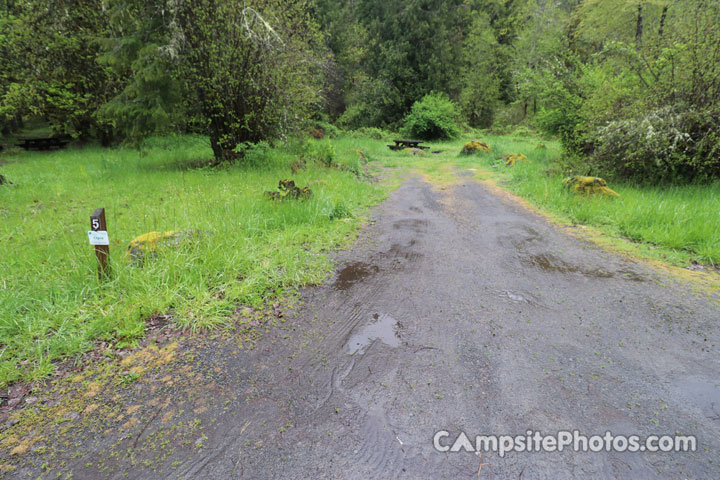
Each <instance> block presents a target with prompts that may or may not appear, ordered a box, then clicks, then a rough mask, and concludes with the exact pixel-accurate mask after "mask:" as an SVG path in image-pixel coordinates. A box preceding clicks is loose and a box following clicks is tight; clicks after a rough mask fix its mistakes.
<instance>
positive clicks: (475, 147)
mask: <svg viewBox="0 0 720 480" xmlns="http://www.w3.org/2000/svg"><path fill="white" fill-rule="evenodd" d="M478 152H485V153H490V145H488V144H487V143H485V142H479V141H477V140H473V141H471V142H468V143H466V144H465V145H464V146H463V149H462V151H461V152H460V153H462V154H463V155H472V154H473V153H478Z"/></svg>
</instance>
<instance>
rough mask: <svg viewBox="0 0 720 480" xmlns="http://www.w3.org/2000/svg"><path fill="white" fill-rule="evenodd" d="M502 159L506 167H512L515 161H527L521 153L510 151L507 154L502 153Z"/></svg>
mask: <svg viewBox="0 0 720 480" xmlns="http://www.w3.org/2000/svg"><path fill="white" fill-rule="evenodd" d="M502 158H503V160H505V166H506V167H512V166H514V165H515V164H516V163H517V162H527V159H528V158H527V157H526V156H525V155H523V154H522V153H512V154H509V155H503V157H502Z"/></svg>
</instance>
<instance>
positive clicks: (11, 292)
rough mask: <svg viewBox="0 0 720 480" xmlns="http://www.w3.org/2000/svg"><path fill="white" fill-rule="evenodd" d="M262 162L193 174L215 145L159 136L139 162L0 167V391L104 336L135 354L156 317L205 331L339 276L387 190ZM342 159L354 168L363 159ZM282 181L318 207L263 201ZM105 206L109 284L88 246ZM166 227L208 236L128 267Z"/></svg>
mask: <svg viewBox="0 0 720 480" xmlns="http://www.w3.org/2000/svg"><path fill="white" fill-rule="evenodd" d="M254 155H255V156H254V157H252V161H253V163H255V165H253V166H242V165H240V166H236V167H231V168H226V169H205V168H197V164H198V163H201V162H202V161H203V160H206V159H208V158H210V156H211V151H210V149H209V147H208V142H207V141H206V140H205V139H203V138H193V137H182V138H174V139H155V140H154V141H152V142H150V143H149V144H148V145H146V147H145V148H144V149H143V150H142V151H141V152H138V151H137V150H131V149H124V148H117V149H104V148H100V147H87V148H71V149H67V150H63V151H58V152H52V153H22V154H18V155H10V156H8V155H6V156H4V157H2V158H0V172H1V173H3V174H4V175H6V176H7V177H8V178H9V179H11V180H12V181H13V182H14V183H15V184H14V185H12V186H9V187H5V186H3V187H0V245H2V251H3V254H2V255H0V387H1V386H2V385H6V384H8V383H9V382H13V381H15V380H18V379H33V378H38V377H41V376H43V375H45V374H47V373H48V372H50V371H51V370H52V369H53V362H54V361H55V360H57V359H60V358H63V357H67V356H70V355H74V354H77V353H79V352H82V351H84V350H86V349H88V348H90V346H91V345H92V342H93V341H94V340H96V339H107V340H112V341H115V342H119V343H120V344H129V343H132V342H133V341H134V340H135V339H137V338H138V337H139V336H141V335H142V334H143V331H144V328H145V320H146V319H147V317H149V316H151V315H153V314H154V313H166V312H170V313H172V315H173V318H174V320H175V321H176V322H177V323H178V324H180V325H181V326H184V327H188V328H193V329H198V328H203V327H209V326H213V325H217V324H221V323H223V322H226V321H227V319H228V317H230V316H231V315H232V314H233V311H234V308H235V306H236V305H237V304H238V303H245V304H250V305H258V304H261V303H262V302H263V301H265V300H266V299H267V298H268V297H275V296H278V295H281V294H283V293H284V292H288V291H290V290H293V289H295V288H297V287H299V286H302V285H306V284H311V283H315V282H319V281H321V280H322V279H323V278H324V277H325V276H326V275H327V272H328V271H329V270H330V269H331V262H330V260H329V259H328V257H327V256H326V255H324V254H323V253H324V252H326V251H328V250H329V249H331V248H333V247H336V246H338V245H340V244H342V243H343V242H345V241H346V240H347V238H348V236H349V235H350V234H351V233H352V232H354V231H355V230H356V229H357V227H358V225H359V223H360V222H361V216H362V212H363V210H364V209H365V208H366V207H368V206H369V205H371V204H373V203H377V202H378V201H380V200H381V199H382V198H383V197H384V194H385V193H384V191H383V189H382V188H381V187H379V186H377V185H374V184H372V183H370V182H366V181H362V180H360V179H358V178H357V177H356V176H355V175H353V174H352V173H350V172H346V171H340V170H338V169H332V168H331V169H328V168H325V167H323V166H321V165H320V164H318V163H314V162H308V164H307V167H306V168H305V169H303V170H300V171H298V172H297V173H296V174H294V175H293V174H291V172H290V167H289V166H290V164H291V163H292V162H293V161H295V160H296V159H297V157H296V155H294V151H293V150H292V149H268V150H266V151H259V152H255V153H254ZM337 156H338V157H339V160H340V161H341V162H344V163H350V164H355V165H357V162H358V154H357V153H356V152H352V151H349V152H338V154H337ZM2 162H10V163H6V164H4V165H1V163H2ZM284 178H294V179H295V181H296V183H297V184H298V185H300V186H305V185H308V186H309V187H310V188H311V189H312V191H313V196H312V198H311V199H310V200H309V201H306V202H299V201H292V200H289V201H285V202H273V201H271V200H269V199H267V198H266V196H265V195H264V191H266V190H275V189H276V188H277V184H278V181H279V180H280V179H284ZM99 207H104V208H105V209H106V214H107V223H108V231H109V234H110V239H111V245H110V253H111V257H110V258H111V267H112V271H113V276H112V278H111V279H110V280H109V281H106V282H99V281H98V280H97V278H96V268H97V267H96V261H95V257H94V254H93V250H92V247H90V246H89V245H88V240H87V230H88V229H89V216H90V213H91V212H92V210H94V209H95V208H99ZM337 212H341V213H343V215H339V216H345V214H346V213H347V212H353V213H355V215H353V216H351V217H346V218H337V217H338V214H337ZM169 230H199V231H200V232H202V233H201V235H200V236H199V237H198V238H197V239H196V240H192V241H188V242H185V243H183V244H182V245H180V246H179V247H178V248H167V249H164V250H163V251H162V252H160V254H159V255H157V256H156V257H153V258H148V259H147V261H145V262H144V264H143V265H142V266H139V265H137V264H133V263H131V261H130V259H129V257H128V255H127V251H126V248H127V244H128V242H129V241H130V240H131V239H133V238H135V237H136V236H139V235H141V234H144V233H147V232H151V231H169Z"/></svg>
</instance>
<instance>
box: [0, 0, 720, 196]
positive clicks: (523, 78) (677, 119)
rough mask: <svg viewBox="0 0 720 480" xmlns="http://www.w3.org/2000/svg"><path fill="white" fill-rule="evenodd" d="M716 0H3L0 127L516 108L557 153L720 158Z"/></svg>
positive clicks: (675, 168) (95, 133) (604, 166)
mask: <svg viewBox="0 0 720 480" xmlns="http://www.w3.org/2000/svg"><path fill="white" fill-rule="evenodd" d="M719 20H720V2H718V1H717V0H682V1H680V0H383V1H378V0H247V1H239V0H193V1H191V0H147V1H146V0H104V1H77V0H24V1H15V0H2V1H0V59H1V62H2V68H1V69H0V128H1V129H2V130H3V133H5V134H8V133H10V132H12V131H14V130H17V129H18V128H20V127H21V126H22V124H23V122H24V121H26V120H27V119H28V118H38V117H39V118H43V119H46V120H47V121H48V122H49V123H50V124H51V125H52V128H53V129H54V130H55V131H56V132H57V133H66V134H70V135H72V136H73V137H75V138H78V139H80V140H88V139H92V140H99V141H101V142H102V143H103V144H106V145H107V144H112V143H115V142H129V143H138V142H140V141H142V139H144V138H146V137H148V136H150V135H155V134H164V133H171V132H195V133H203V134H207V135H208V136H209V138H210V141H211V143H212V147H213V151H214V154H215V159H216V160H217V161H218V162H223V161H235V160H237V159H239V158H242V152H243V148H244V146H245V145H247V144H248V143H256V142H259V141H266V140H267V141H270V140H273V139H279V138H285V137H287V136H288V135H289V134H290V133H291V132H293V131H296V130H297V129H307V128H309V125H311V124H314V125H316V126H317V125H320V126H321V127H323V128H327V129H328V130H329V129H332V128H333V127H331V124H332V125H336V126H339V127H341V128H343V129H348V130H350V129H363V128H382V129H389V130H393V131H398V130H400V131H402V130H403V129H404V130H406V131H407V132H408V133H410V134H413V133H415V134H418V135H424V136H426V137H428V138H433V137H437V138H442V137H452V136H455V135H457V134H458V132H459V131H461V130H462V129H486V128H492V129H494V130H498V131H503V130H510V129H513V128H516V127H517V126H525V127H528V128H532V129H535V130H539V131H540V132H542V133H544V134H547V135H556V136H558V137H559V138H560V139H561V142H562V145H563V150H564V155H563V168H565V169H567V170H569V171H573V172H576V173H600V172H602V173H603V174H604V175H611V176H617V177H620V178H627V179H634V180H638V181H644V182H690V181H708V180H712V179H716V178H720V28H718V27H720V22H719Z"/></svg>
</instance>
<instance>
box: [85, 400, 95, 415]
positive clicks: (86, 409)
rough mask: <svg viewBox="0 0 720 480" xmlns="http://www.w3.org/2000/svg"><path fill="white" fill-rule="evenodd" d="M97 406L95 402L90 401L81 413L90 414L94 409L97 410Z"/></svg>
mask: <svg viewBox="0 0 720 480" xmlns="http://www.w3.org/2000/svg"><path fill="white" fill-rule="evenodd" d="M98 407H99V405H98V404H97V403H91V404H90V405H88V406H87V407H85V410H83V413H84V414H85V415H90V414H91V413H93V412H94V411H95V410H97V409H98Z"/></svg>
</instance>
